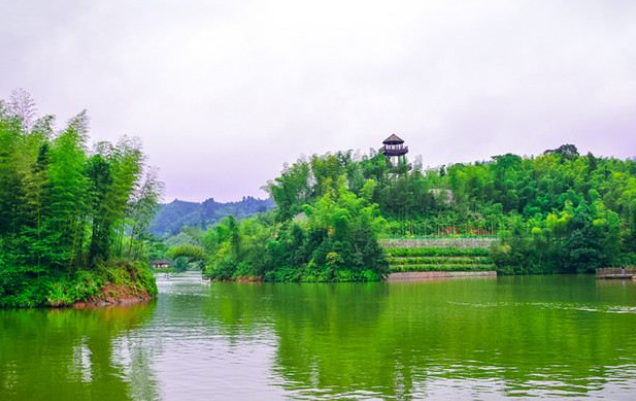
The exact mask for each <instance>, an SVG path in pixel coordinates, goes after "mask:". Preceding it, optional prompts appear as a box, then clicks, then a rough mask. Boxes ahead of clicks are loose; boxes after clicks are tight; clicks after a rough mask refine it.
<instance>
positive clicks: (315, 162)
mask: <svg viewBox="0 0 636 401" xmlns="http://www.w3.org/2000/svg"><path fill="white" fill-rule="evenodd" d="M266 189H267V191H268V192H269V194H270V195H271V197H272V199H273V200H274V202H275V203H276V208H275V209H274V210H272V211H270V212H267V213H263V214H260V215H258V216H256V217H252V218H248V219H245V220H243V221H241V222H239V221H237V220H236V219H235V218H233V217H228V218H226V219H224V220H223V221H222V222H221V223H219V224H218V225H217V226H215V227H213V228H210V229H208V230H207V231H204V230H199V229H193V228H187V229H184V230H183V231H182V232H181V234H179V236H180V237H181V238H180V239H179V241H177V242H173V243H172V244H171V245H170V246H169V247H168V248H169V249H168V254H169V255H172V256H173V257H182V258H186V262H195V263H198V264H199V265H200V266H205V267H204V269H205V272H206V274H208V275H209V276H210V277H211V278H213V279H219V280H231V279H264V280H269V281H357V280H378V279H380V278H381V277H382V276H383V275H385V274H386V273H388V272H389V268H388V262H389V260H387V257H386V255H385V252H383V251H382V250H381V249H380V247H379V246H378V241H377V240H378V238H380V237H391V238H393V237H402V238H405V237H406V238H416V237H427V236H454V237H473V236H489V237H495V238H498V241H496V243H495V244H494V245H493V246H492V247H491V249H489V250H488V251H480V252H486V253H487V255H480V256H478V257H475V260H471V261H470V263H465V262H466V261H465V260H464V261H463V262H462V263H461V266H460V267H461V268H462V269H464V270H472V269H482V268H483V269H485V268H492V267H493V264H494V266H495V267H496V269H497V270H498V271H499V272H500V273H506V274H528V273H584V272H592V271H593V270H594V269H595V268H598V267H603V266H621V265H629V264H634V263H636V162H634V161H633V160H619V159H616V158H606V157H596V156H594V155H593V154H591V153H589V154H587V155H580V154H579V153H578V151H577V149H576V147H575V146H573V145H563V146H561V147H559V148H557V149H552V150H547V151H546V152H545V153H544V154H542V155H540V156H536V157H522V156H518V155H513V154H506V155H499V156H494V157H492V159H490V160H488V161H483V162H475V163H458V164H453V165H450V166H441V167H438V168H435V169H426V170H425V169H424V168H423V167H422V164H421V162H416V163H414V165H412V166H411V165H409V164H406V163H402V164H400V165H398V166H397V167H396V166H393V165H391V163H390V162H389V161H388V160H387V158H386V157H385V156H384V155H382V154H377V153H376V152H374V151H372V152H371V153H370V154H369V155H362V156H355V155H354V153H353V152H351V151H348V152H338V153H335V154H326V155H322V156H318V155H315V156H312V157H311V158H308V159H301V160H298V161H297V162H296V163H294V164H293V165H291V166H287V167H286V168H285V169H284V171H283V172H282V174H281V175H280V176H279V177H278V178H276V179H274V180H273V181H271V182H269V183H268V185H267V186H266ZM405 256H406V255H405ZM418 256H419V255H418ZM422 256H423V255H422ZM455 256H461V255H455ZM479 258H487V259H479ZM390 260H391V262H395V258H394V257H393V256H391V257H390ZM478 262H479V263H478ZM458 263H459V262H458ZM182 266H187V263H182ZM413 266H415V267H414V268H416V269H425V268H426V266H429V268H430V269H445V268H446V267H445V266H446V264H444V263H435V264H433V263H429V262H427V263H418V264H415V263H413Z"/></svg>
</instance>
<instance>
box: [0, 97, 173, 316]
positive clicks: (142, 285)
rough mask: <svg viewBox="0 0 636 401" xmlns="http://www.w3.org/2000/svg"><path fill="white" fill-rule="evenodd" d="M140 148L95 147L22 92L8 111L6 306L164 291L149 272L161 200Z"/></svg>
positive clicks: (1, 241)
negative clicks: (110, 292) (116, 290)
mask: <svg viewBox="0 0 636 401" xmlns="http://www.w3.org/2000/svg"><path fill="white" fill-rule="evenodd" d="M144 160H145V158H144V155H143V153H142V151H141V149H140V145H139V143H138V142H137V141H135V140H131V139H128V138H123V139H122V140H121V141H119V142H118V143H117V144H111V143H107V142H100V143H98V144H96V145H95V146H94V147H93V148H92V149H89V145H88V118H87V116H86V113H85V112H82V113H80V114H78V115H77V116H76V117H74V118H72V119H71V120H70V121H69V123H68V124H67V125H66V126H65V127H64V128H62V129H61V130H57V129H55V118H54V117H53V116H43V117H40V118H37V119H36V116H35V106H34V104H33V101H32V100H31V98H30V96H29V95H28V94H26V93H25V92H23V91H17V92H14V94H13V96H12V99H11V100H10V101H9V102H1V101H0V306H37V305H53V306H60V305H69V304H72V303H74V302H77V301H86V300H89V299H91V298H93V297H98V296H99V293H100V291H101V290H102V288H103V287H104V286H105V285H106V284H108V283H110V284H113V285H118V286H123V287H125V288H123V289H122V290H123V291H125V292H146V293H153V292H154V291H155V284H154V278H153V277H152V274H151V273H150V272H149V270H148V269H147V267H146V265H147V263H146V262H145V258H146V252H147V246H146V241H147V239H148V238H149V234H148V224H149V223H150V219H151V218H152V216H153V214H154V212H155V209H156V205H157V201H158V199H159V196H160V192H161V184H160V183H159V182H158V181H157V180H156V177H155V175H154V174H153V173H152V171H149V170H148V169H147V168H146V166H145V162H144Z"/></svg>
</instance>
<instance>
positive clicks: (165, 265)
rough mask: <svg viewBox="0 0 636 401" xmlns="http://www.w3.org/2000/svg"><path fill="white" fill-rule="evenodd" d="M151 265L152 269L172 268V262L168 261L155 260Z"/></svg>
mask: <svg viewBox="0 0 636 401" xmlns="http://www.w3.org/2000/svg"><path fill="white" fill-rule="evenodd" d="M150 264H151V265H152V267H154V268H155V269H157V270H161V269H169V268H170V261H169V260H167V259H157V260H153V261H152V262H150Z"/></svg>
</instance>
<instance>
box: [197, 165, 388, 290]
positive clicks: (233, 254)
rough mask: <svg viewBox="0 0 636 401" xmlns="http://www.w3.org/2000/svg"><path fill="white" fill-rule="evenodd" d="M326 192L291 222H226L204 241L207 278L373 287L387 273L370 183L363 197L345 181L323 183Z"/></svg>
mask: <svg viewBox="0 0 636 401" xmlns="http://www.w3.org/2000/svg"><path fill="white" fill-rule="evenodd" d="M326 185H327V186H328V188H327V189H326V190H325V192H324V193H323V194H322V196H320V197H319V198H317V199H316V201H315V202H314V203H313V204H311V205H309V204H306V205H304V208H303V209H302V212H299V213H298V214H297V215H296V216H294V218H291V219H280V220H276V219H275V218H274V216H273V214H268V215H261V216H259V217H257V218H252V219H248V220H245V221H244V222H242V223H241V224H238V223H237V221H236V220H235V219H234V218H233V217H230V218H227V219H225V220H224V221H223V222H222V223H221V224H219V225H218V226H216V227H215V228H214V229H212V230H209V231H208V232H207V233H206V234H205V236H204V237H203V244H204V246H205V248H206V250H207V251H208V252H209V254H210V255H211V257H210V259H209V270H208V273H209V275H210V276H211V277H212V278H215V279H221V280H229V279H236V278H243V277H253V278H261V277H262V278H264V279H265V280H268V281H371V280H373V281H374V280H379V279H381V277H382V275H383V274H384V273H385V272H386V271H387V263H386V259H385V257H384V254H383V252H382V250H381V249H380V247H379V245H378V242H377V238H376V233H377V232H378V230H379V229H380V226H381V225H382V224H383V222H384V221H383V219H382V218H380V217H379V210H378V208H377V206H376V205H374V204H372V203H370V202H369V195H370V193H371V192H372V188H373V185H374V183H373V181H369V182H367V184H366V186H365V189H364V190H363V191H361V196H357V195H356V194H354V193H353V192H351V191H350V190H348V189H347V185H346V182H345V181H344V179H342V178H341V179H339V180H338V181H335V182H331V181H330V182H327V183H326Z"/></svg>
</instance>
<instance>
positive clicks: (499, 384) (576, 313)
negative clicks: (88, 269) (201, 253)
mask: <svg viewBox="0 0 636 401" xmlns="http://www.w3.org/2000/svg"><path fill="white" fill-rule="evenodd" d="M159 288H160V293H161V295H160V298H159V300H158V301H157V302H156V303H153V304H150V305H142V306H135V307H127V308H110V309H103V310H93V311H73V310H49V311H0V399H1V400H14V399H15V400H40V399H43V400H44V399H64V400H80V399H81V400H86V399H91V400H126V399H132V400H208V399H260V400H262V399H334V398H337V399H378V398H379V399H421V398H432V399H449V400H450V399H486V400H489V399H495V400H496V399H508V398H521V399H523V398H532V397H542V398H549V397H553V398H563V397H566V396H567V397H574V398H576V399H625V400H628V399H630V400H631V399H636V286H634V284H633V283H632V282H621V281H612V282H609V281H603V282H600V281H599V282H597V281H595V279H594V277H576V276H551V277H505V278H499V279H485V280H454V281H438V282H425V283H390V284H388V283H374V284H338V285H327V284H315V285H312V284H303V285H295V284H276V285H267V284H262V285H261V284H232V283H214V284H204V283H201V281H200V280H199V279H198V278H197V277H193V276H190V277H185V278H184V277H173V278H171V279H169V280H166V279H162V278H160V282H159Z"/></svg>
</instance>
